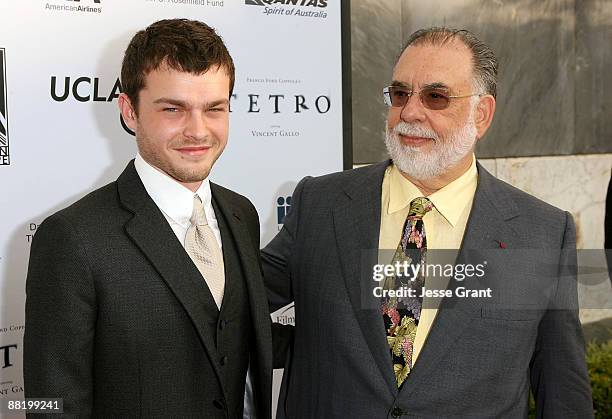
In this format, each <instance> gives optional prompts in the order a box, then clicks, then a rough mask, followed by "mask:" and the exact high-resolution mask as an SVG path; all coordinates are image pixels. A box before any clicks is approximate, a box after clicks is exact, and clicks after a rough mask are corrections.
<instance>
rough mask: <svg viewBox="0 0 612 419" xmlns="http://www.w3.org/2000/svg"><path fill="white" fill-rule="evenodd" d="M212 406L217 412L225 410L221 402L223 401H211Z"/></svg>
mask: <svg viewBox="0 0 612 419" xmlns="http://www.w3.org/2000/svg"><path fill="white" fill-rule="evenodd" d="M213 406H215V407H216V408H217V409H219V410H224V409H225V403H224V402H223V400H220V399H215V400H213Z"/></svg>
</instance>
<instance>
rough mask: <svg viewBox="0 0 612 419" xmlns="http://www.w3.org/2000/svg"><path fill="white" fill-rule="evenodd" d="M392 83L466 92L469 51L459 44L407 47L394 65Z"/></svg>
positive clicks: (470, 69) (470, 68)
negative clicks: (438, 86)
mask: <svg viewBox="0 0 612 419" xmlns="http://www.w3.org/2000/svg"><path fill="white" fill-rule="evenodd" d="M393 80H395V81H399V82H402V83H405V84H406V85H408V86H412V87H419V86H423V85H426V84H432V83H443V84H445V85H447V86H448V87H450V88H469V87H470V86H471V81H472V54H471V51H470V50H469V49H468V47H467V46H465V45H464V44H463V43H462V42H459V41H451V42H447V43H445V44H443V45H431V44H429V43H425V44H421V45H413V46H410V47H408V48H406V50H404V52H403V53H402V55H401V56H400V58H399V60H398V61H397V64H396V65H395V68H394V69H393Z"/></svg>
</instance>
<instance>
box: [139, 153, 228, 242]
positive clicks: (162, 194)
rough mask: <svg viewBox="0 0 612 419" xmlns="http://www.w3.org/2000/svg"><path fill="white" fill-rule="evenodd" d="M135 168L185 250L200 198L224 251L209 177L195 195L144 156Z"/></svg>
mask: <svg viewBox="0 0 612 419" xmlns="http://www.w3.org/2000/svg"><path fill="white" fill-rule="evenodd" d="M134 166H136V172H137V173H138V176H140V180H141V181H142V184H143V185H144V187H145V189H146V190H147V193H148V194H149V196H150V197H151V199H153V202H155V205H157V207H158V208H159V209H160V210H161V212H162V213H163V214H164V217H166V220H167V221H168V224H170V227H172V231H174V234H176V237H177V239H179V242H181V245H183V247H185V236H186V235H187V229H188V228H189V226H191V221H190V219H191V214H192V213H193V196H194V195H198V196H199V197H200V200H201V201H202V204H203V205H204V212H205V213H206V220H207V221H208V225H209V226H210V228H211V229H212V231H213V233H214V234H215V238H216V239H217V242H218V243H219V247H221V248H222V243H221V232H220V231H219V223H217V217H216V216H215V211H214V209H213V206H212V194H211V192H210V181H209V180H208V178H206V179H204V181H203V182H202V184H201V185H200V187H199V188H198V190H197V191H195V192H191V191H190V190H189V189H187V188H186V187H184V186H183V185H181V184H180V183H178V182H177V181H176V180H174V179H172V178H171V177H170V176H168V175H166V174H165V173H162V172H161V171H159V170H157V169H156V168H154V167H153V166H151V165H150V164H149V163H147V162H146V161H145V160H144V159H143V158H142V157H141V156H140V154H137V155H136V159H135V160H134Z"/></svg>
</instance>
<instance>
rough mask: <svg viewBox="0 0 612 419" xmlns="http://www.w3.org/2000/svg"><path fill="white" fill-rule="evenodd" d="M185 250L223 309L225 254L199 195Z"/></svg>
mask: <svg viewBox="0 0 612 419" xmlns="http://www.w3.org/2000/svg"><path fill="white" fill-rule="evenodd" d="M185 250H186V251H187V254H188V255H189V257H190V258H191V260H193V263H195V265H196V266H197V268H198V270H199V271H200V273H201V274H202V276H203V277H204V280H205V281H206V285H208V289H209V290H210V293H211V294H212V296H213V298H214V299H215V303H217V308H219V309H220V308H221V302H222V301H223V291H224V290H225V270H224V267H223V253H221V248H220V247H219V243H218V242H217V239H216V238H215V234H214V233H213V231H212V229H211V228H210V226H209V225H208V221H207V220H206V213H205V212H204V205H202V201H201V200H200V197H199V196H198V195H195V196H194V197H193V213H192V214H191V226H189V228H188V229H187V236H185Z"/></svg>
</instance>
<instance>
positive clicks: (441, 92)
mask: <svg viewBox="0 0 612 419" xmlns="http://www.w3.org/2000/svg"><path fill="white" fill-rule="evenodd" d="M414 93H415V91H414V90H410V89H408V88H406V87H402V86H387V87H385V88H384V89H383V96H384V98H385V103H386V104H387V105H388V106H392V107H394V108H403V107H404V106H406V103H408V100H410V98H411V97H412V95H414ZM418 94H419V99H420V100H421V103H422V104H423V106H425V107H426V108H427V109H431V110H434V111H441V110H442V109H446V108H448V107H449V105H450V101H451V99H461V98H465V97H472V96H481V95H480V94H479V93H472V94H470V95H464V96H451V95H449V94H448V91H447V90H446V89H443V88H439V87H426V88H424V89H421V90H419V91H418Z"/></svg>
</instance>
